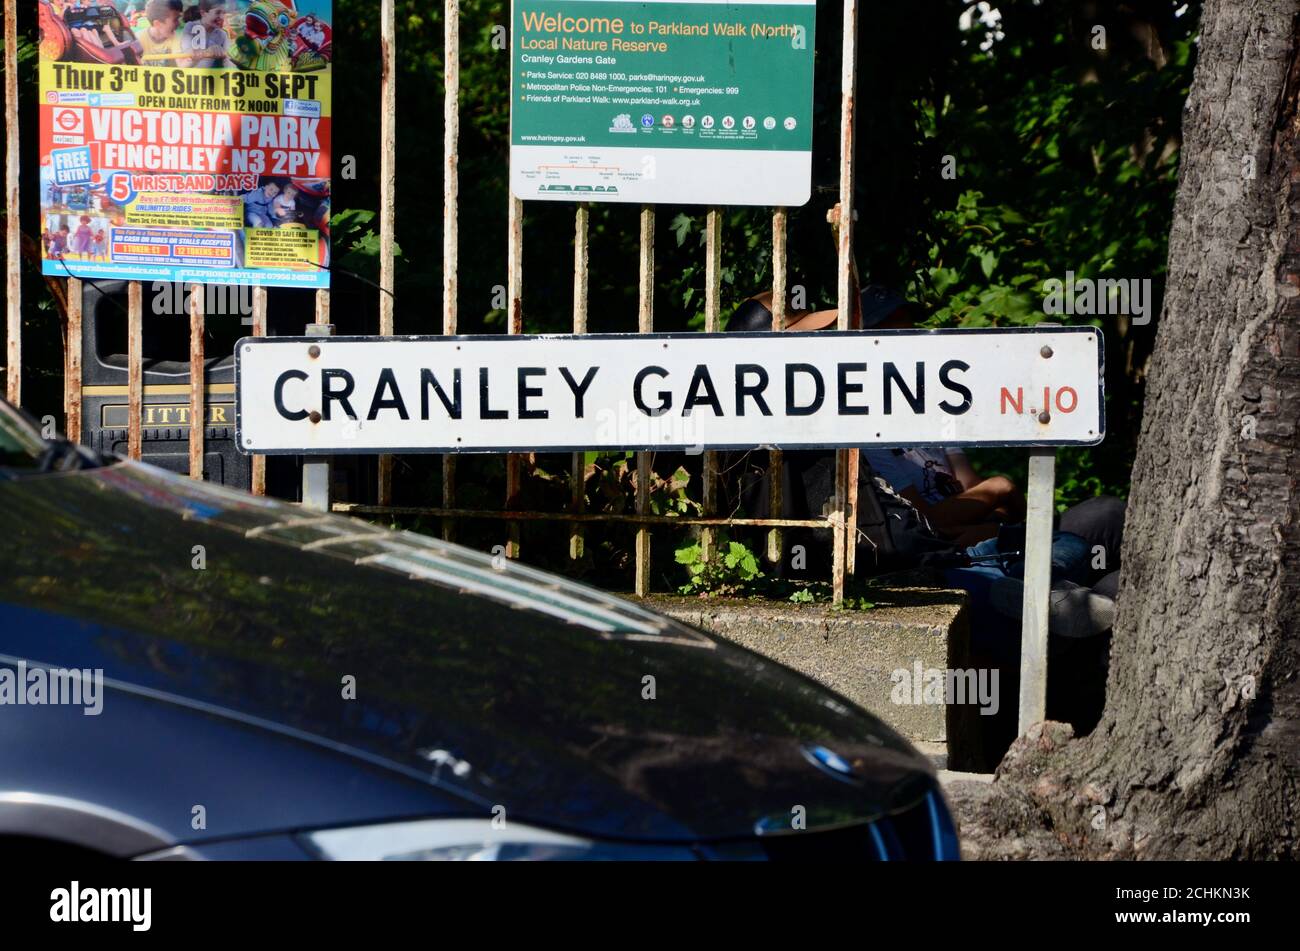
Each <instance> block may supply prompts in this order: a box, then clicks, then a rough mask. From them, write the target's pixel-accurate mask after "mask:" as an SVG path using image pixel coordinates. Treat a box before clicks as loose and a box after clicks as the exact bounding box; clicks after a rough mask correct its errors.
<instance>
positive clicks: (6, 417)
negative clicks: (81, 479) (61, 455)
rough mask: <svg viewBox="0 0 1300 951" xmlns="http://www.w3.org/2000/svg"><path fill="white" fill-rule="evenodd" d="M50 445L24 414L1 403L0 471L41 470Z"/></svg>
mask: <svg viewBox="0 0 1300 951" xmlns="http://www.w3.org/2000/svg"><path fill="white" fill-rule="evenodd" d="M47 449H49V443H48V442H46V441H45V440H44V439H42V438H41V434H40V432H39V431H38V430H37V429H36V427H35V426H33V425H32V424H31V423H30V422H28V421H27V420H26V419H25V418H24V417H23V416H22V414H20V413H19V412H18V411H17V410H15V409H14V408H13V407H12V406H10V405H9V404H8V403H5V402H3V401H0V469H3V470H10V471H17V472H31V471H34V470H37V469H39V468H40V465H41V458H42V456H43V455H44V454H45V452H46V450H47Z"/></svg>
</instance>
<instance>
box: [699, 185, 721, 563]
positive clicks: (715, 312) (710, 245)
mask: <svg viewBox="0 0 1300 951" xmlns="http://www.w3.org/2000/svg"><path fill="white" fill-rule="evenodd" d="M721 294H722V212H721V211H720V210H719V209H717V208H710V209H709V212H708V215H707V217H706V218H705V225H704V332H705V333H717V332H718V325H719V324H720V322H721V321H720V319H719V315H720V312H721V303H720V301H719V298H720V297H721ZM703 501H704V516H705V518H708V517H711V516H713V515H714V514H716V513H717V510H718V454H717V453H716V452H714V451H713V450H708V451H706V452H705V453H704V500H703ZM716 535H717V533H716V532H715V530H714V529H713V528H711V527H706V528H704V529H702V530H701V531H700V557H701V559H702V560H704V561H708V560H710V559H711V558H712V557H713V550H714V547H715V545H716Z"/></svg>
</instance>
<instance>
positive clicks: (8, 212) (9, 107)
mask: <svg viewBox="0 0 1300 951" xmlns="http://www.w3.org/2000/svg"><path fill="white" fill-rule="evenodd" d="M19 157H20V152H19V146H18V3H17V0H5V395H6V396H7V397H8V399H9V402H10V403H13V404H14V405H15V406H21V405H22V398H23V312H22V271H21V266H22V250H23V249H22V232H21V231H20V230H19V220H18V217H19V215H18V209H19V197H20V196H19V191H18V164H19Z"/></svg>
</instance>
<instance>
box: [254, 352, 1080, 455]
mask: <svg viewBox="0 0 1300 951" xmlns="http://www.w3.org/2000/svg"><path fill="white" fill-rule="evenodd" d="M1102 360H1103V346H1102V336H1101V331H1099V330H1097V329H1096V328H1094V327H1054V328H997V329H991V330H930V331H914V330H906V331H890V330H884V331H846V332H828V331H822V332H813V333H772V332H759V333H743V334H700V333H688V334H587V335H583V336H569V335H566V336H523V335H499V336H463V337H457V336H444V337H245V338H244V339H242V340H240V341H239V343H238V344H237V345H236V348H235V380H236V397H235V399H236V407H235V413H236V439H237V440H238V445H239V448H240V450H241V451H243V452H245V453H255V454H279V455H333V454H344V453H367V454H375V453H398V452H400V453H420V452H437V453H458V452H514V451H527V452H531V451H537V452H546V451H554V452H560V451H565V452H573V451H580V450H597V449H677V450H682V449H685V450H693V451H694V450H700V449H752V448H759V447H774V448H781V449H803V448H829V447H835V448H848V447H853V446H866V445H887V446H900V447H901V446H934V445H942V446H980V445H994V446H1066V445H1095V444H1097V443H1099V442H1101V440H1102V437H1103V435H1104V433H1105V410H1104V393H1103V364H1102Z"/></svg>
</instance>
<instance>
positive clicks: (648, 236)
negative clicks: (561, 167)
mask: <svg viewBox="0 0 1300 951" xmlns="http://www.w3.org/2000/svg"><path fill="white" fill-rule="evenodd" d="M654 271H655V208H654V205H642V206H641V262H640V271H639V277H638V280H637V331H638V332H639V333H643V334H648V333H653V332H654V326H655V317H654V315H655V282H654ZM636 512H637V514H638V515H648V514H649V513H650V453H649V452H638V453H637V454H636ZM635 590H636V593H637V596H638V597H642V598H644V597H645V596H646V595H648V594H649V593H650V526H649V525H647V524H644V523H642V524H641V525H638V526H637V530H636V581H635Z"/></svg>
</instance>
